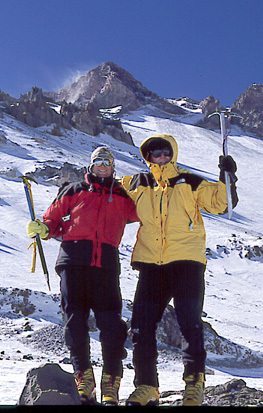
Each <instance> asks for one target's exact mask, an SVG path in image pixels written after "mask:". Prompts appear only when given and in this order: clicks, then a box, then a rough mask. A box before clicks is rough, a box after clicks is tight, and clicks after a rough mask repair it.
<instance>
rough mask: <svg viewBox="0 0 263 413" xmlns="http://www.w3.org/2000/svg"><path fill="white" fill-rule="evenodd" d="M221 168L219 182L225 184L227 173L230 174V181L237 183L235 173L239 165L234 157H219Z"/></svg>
mask: <svg viewBox="0 0 263 413" xmlns="http://www.w3.org/2000/svg"><path fill="white" fill-rule="evenodd" d="M218 166H219V168H220V175H219V180H220V181H221V182H223V183H224V184H225V183H226V182H225V172H228V173H229V175H230V179H231V181H232V182H236V181H237V177H236V176H235V172H236V170H237V165H236V162H235V161H234V159H233V158H232V156H230V155H228V156H223V155H221V156H219V165H218Z"/></svg>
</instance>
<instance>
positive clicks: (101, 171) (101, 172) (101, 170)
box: [92, 164, 112, 178]
mask: <svg viewBox="0 0 263 413" xmlns="http://www.w3.org/2000/svg"><path fill="white" fill-rule="evenodd" d="M92 173H93V175H95V176H98V177H99V178H109V177H110V176H111V175H112V168H111V166H105V165H103V164H102V165H100V166H98V165H94V166H93V169H92Z"/></svg>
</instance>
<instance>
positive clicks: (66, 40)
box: [0, 0, 263, 106]
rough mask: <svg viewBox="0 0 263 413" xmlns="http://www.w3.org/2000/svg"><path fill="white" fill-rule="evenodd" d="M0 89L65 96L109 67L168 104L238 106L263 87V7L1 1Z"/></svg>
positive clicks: (246, 2) (124, 0) (243, 0)
mask: <svg viewBox="0 0 263 413" xmlns="http://www.w3.org/2000/svg"><path fill="white" fill-rule="evenodd" d="M0 10H1V24H0V39H1V46H0V48H1V64H0V90H2V91H3V92H5V93H9V94H10V95H11V96H14V97H19V95H20V93H22V94H23V93H26V92H27V91H28V90H30V89H31V87H32V86H38V87H40V88H42V89H43V90H44V91H52V90H57V89H60V88H61V87H63V86H65V85H66V84H70V83H72V82H73V80H74V78H75V77H76V76H78V75H82V74H84V73H86V72H87V71H88V70H90V69H92V68H95V67H96V66H98V65H100V64H101V63H103V62H105V61H112V62H115V63H117V64H118V65H119V66H121V67H123V68H124V69H125V70H127V71H128V72H130V73H131V74H132V75H133V76H134V77H135V78H136V79H137V80H139V81H140V82H141V83H142V84H143V85H144V86H145V87H147V88H148V89H150V90H151V91H152V92H155V93H157V94H159V95H160V96H163V97H181V96H190V97H192V98H193V99H196V100H201V99H203V98H205V97H207V96H208V95H210V94H212V95H214V97H215V98H218V99H219V100H220V103H221V104H222V105H225V106H228V105H231V104H232V103H233V102H234V101H235V100H236V99H237V98H238V96H239V95H240V94H241V93H243V92H245V90H246V88H247V87H248V86H250V85H251V84H252V83H260V84H263V47H262V39H263V0H0Z"/></svg>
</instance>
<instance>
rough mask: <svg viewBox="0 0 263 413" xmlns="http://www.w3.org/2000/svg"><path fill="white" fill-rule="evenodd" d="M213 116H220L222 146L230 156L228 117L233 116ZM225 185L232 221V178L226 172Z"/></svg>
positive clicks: (220, 114)
mask: <svg viewBox="0 0 263 413" xmlns="http://www.w3.org/2000/svg"><path fill="white" fill-rule="evenodd" d="M213 115H219V117H220V129H221V137H222V144H223V155H224V156H227V155H228V148H227V133H226V122H225V119H226V116H231V115H228V114H227V115H226V114H225V112H220V113H219V112H214V113H211V115H209V116H208V117H211V116H213ZM225 183H226V195H227V211H228V219H231V217H232V212H233V208H232V195H231V186H230V176H229V173H228V172H225Z"/></svg>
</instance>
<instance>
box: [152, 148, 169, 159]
mask: <svg viewBox="0 0 263 413" xmlns="http://www.w3.org/2000/svg"><path fill="white" fill-rule="evenodd" d="M149 153H150V154H151V155H152V156H153V157H154V158H160V156H161V155H162V153H163V154H164V156H171V150H170V149H169V148H164V149H154V150H153V151H149Z"/></svg>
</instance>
